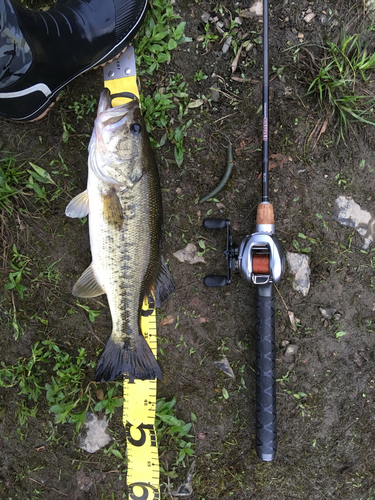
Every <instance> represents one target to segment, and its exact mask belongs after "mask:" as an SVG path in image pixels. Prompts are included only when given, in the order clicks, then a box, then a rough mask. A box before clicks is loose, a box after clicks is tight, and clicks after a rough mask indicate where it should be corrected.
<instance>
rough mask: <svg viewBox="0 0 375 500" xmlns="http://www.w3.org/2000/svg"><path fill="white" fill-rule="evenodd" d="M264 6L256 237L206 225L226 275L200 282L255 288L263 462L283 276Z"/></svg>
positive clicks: (270, 439)
mask: <svg viewBox="0 0 375 500" xmlns="http://www.w3.org/2000/svg"><path fill="white" fill-rule="evenodd" d="M268 73H269V68H268V0H263V134H262V135H263V137H262V201H261V203H259V205H258V209H257V217H256V226H255V232H254V233H253V234H252V235H250V236H246V237H245V238H244V239H243V240H242V241H241V243H240V245H239V246H238V247H237V246H235V245H234V243H233V240H232V236H231V235H230V231H229V227H230V222H229V220H225V219H205V220H204V221H203V227H205V228H206V229H225V228H226V231H227V245H226V250H225V252H224V255H225V257H226V260H227V275H226V276H219V275H210V276H206V277H205V278H204V284H205V285H206V286H225V285H228V284H229V283H230V282H231V271H232V270H235V269H238V270H239V272H240V273H241V275H242V276H243V277H244V278H245V279H246V280H247V281H248V282H249V283H251V284H253V285H255V288H256V336H255V350H256V450H257V454H258V456H259V458H260V459H261V460H263V461H265V462H270V461H272V460H273V459H274V458H275V456H276V448H277V428H276V376H275V293H274V286H273V285H274V284H276V283H278V282H279V281H280V279H281V277H282V274H283V271H284V256H283V252H282V250H281V247H280V244H279V242H278V240H277V238H276V236H275V219H274V212H273V206H272V203H271V202H270V201H269V199H268V158H269V155H268V136H269V127H268V108H269V104H268V96H269V91H268V90H269V75H268Z"/></svg>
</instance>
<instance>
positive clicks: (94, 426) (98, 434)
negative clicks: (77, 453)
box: [78, 412, 112, 453]
mask: <svg viewBox="0 0 375 500" xmlns="http://www.w3.org/2000/svg"><path fill="white" fill-rule="evenodd" d="M82 427H83V429H82V431H81V433H80V434H79V436H78V446H79V447H80V448H81V450H84V451H87V452H88V453H95V452H96V451H98V450H100V448H104V446H107V444H109V443H110V442H111V441H112V437H111V436H110V434H109V432H108V430H107V427H108V422H107V420H106V418H105V417H104V418H103V419H102V420H99V419H98V417H97V416H96V415H94V413H90V412H87V415H86V422H85V423H84V424H83V426H82Z"/></svg>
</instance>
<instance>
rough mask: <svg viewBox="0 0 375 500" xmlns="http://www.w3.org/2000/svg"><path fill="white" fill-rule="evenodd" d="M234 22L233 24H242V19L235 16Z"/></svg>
mask: <svg viewBox="0 0 375 500" xmlns="http://www.w3.org/2000/svg"><path fill="white" fill-rule="evenodd" d="M234 22H235V23H236V24H242V19H241V18H240V17H238V16H237V17H235V18H234Z"/></svg>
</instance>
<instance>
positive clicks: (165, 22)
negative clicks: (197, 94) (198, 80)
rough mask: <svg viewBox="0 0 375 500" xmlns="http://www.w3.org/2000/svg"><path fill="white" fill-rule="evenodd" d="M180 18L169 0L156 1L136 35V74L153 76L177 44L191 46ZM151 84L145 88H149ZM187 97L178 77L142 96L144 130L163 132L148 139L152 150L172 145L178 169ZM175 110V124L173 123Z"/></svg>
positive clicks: (166, 60) (148, 83)
mask: <svg viewBox="0 0 375 500" xmlns="http://www.w3.org/2000/svg"><path fill="white" fill-rule="evenodd" d="M178 19H179V16H178V15H176V14H175V13H174V11H173V7H172V5H171V3H170V1H169V0H155V1H154V2H152V7H151V9H150V11H149V12H148V14H147V17H146V19H145V22H144V23H143V26H142V28H141V31H140V33H139V35H138V36H137V38H136V40H135V42H134V48H135V54H136V63H137V72H138V74H139V75H141V76H146V75H152V74H153V73H154V71H157V70H158V69H159V68H160V65H162V64H165V63H166V64H168V63H169V62H170V60H171V52H172V51H173V50H174V49H176V48H177V47H178V46H179V45H180V44H182V43H186V42H190V41H191V39H190V38H188V37H186V36H185V35H184V30H185V25H186V23H185V22H180V23H178V24H177V20H178ZM150 83H151V82H150V81H148V82H146V85H147V86H148V87H150V86H151V85H150ZM188 103H189V95H188V93H187V89H186V83H185V82H184V81H183V79H182V77H181V75H178V74H177V75H174V76H173V77H171V78H169V82H167V83H166V84H165V86H164V88H156V89H155V90H153V91H151V92H148V93H146V92H145V91H144V92H143V93H142V94H141V104H142V109H143V113H144V119H145V122H146V125H147V130H148V132H149V133H151V132H152V131H153V130H154V129H161V130H165V134H164V135H163V136H162V138H161V140H159V142H158V141H156V140H155V139H153V138H151V143H152V145H153V147H163V146H164V145H165V144H166V141H167V139H169V141H170V143H171V144H172V145H173V151H174V157H175V161H176V163H177V165H178V166H179V167H180V166H181V165H182V163H183V158H184V152H185V149H184V147H183V142H184V137H185V136H186V134H187V132H186V130H187V128H188V127H189V126H190V125H191V123H192V122H191V120H188V121H187V122H186V123H184V119H183V117H184V116H185V115H186V114H187V106H188ZM175 108H178V117H177V120H175V119H174V116H173V115H174V114H175V112H174V111H172V110H175Z"/></svg>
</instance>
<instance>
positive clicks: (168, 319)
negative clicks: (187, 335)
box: [160, 314, 174, 326]
mask: <svg viewBox="0 0 375 500" xmlns="http://www.w3.org/2000/svg"><path fill="white" fill-rule="evenodd" d="M173 321H174V317H173V316H172V314H168V316H166V317H165V318H163V319H162V320H161V321H160V326H163V325H171V324H172V323H173Z"/></svg>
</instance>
